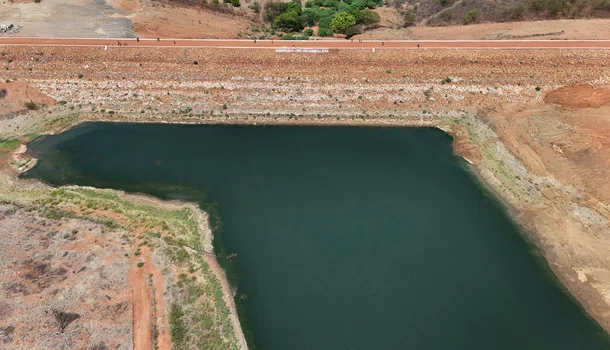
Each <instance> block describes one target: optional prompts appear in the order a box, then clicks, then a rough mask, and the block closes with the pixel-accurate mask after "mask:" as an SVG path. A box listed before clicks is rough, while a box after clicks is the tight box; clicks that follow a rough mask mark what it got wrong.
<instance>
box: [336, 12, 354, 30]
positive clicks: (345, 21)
mask: <svg viewBox="0 0 610 350" xmlns="http://www.w3.org/2000/svg"><path fill="white" fill-rule="evenodd" d="M355 25H356V19H355V18H354V16H353V15H350V14H349V13H347V12H339V13H337V15H336V16H335V18H333V20H332V21H331V22H330V29H332V30H333V31H334V32H336V33H345V31H346V30H348V29H349V28H350V27H353V26H355Z"/></svg>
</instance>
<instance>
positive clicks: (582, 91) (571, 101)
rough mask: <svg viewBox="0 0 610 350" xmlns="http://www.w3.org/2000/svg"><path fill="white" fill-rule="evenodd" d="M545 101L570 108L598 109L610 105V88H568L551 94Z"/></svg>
mask: <svg viewBox="0 0 610 350" xmlns="http://www.w3.org/2000/svg"><path fill="white" fill-rule="evenodd" d="M544 101H545V102H547V103H554V104H558V105H561V106H564V107H570V108H598V107H601V106H603V105H606V104H608V103H610V86H605V85H604V86H592V85H588V84H584V85H573V86H567V87H563V88H561V89H557V90H555V91H551V92H549V93H548V94H547V95H546V96H545V98H544Z"/></svg>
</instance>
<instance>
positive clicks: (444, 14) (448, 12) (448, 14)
mask: <svg viewBox="0 0 610 350" xmlns="http://www.w3.org/2000/svg"><path fill="white" fill-rule="evenodd" d="M439 17H440V18H441V19H442V20H443V21H450V20H451V19H452V18H453V10H452V9H444V10H443V11H441V13H440V14H439Z"/></svg>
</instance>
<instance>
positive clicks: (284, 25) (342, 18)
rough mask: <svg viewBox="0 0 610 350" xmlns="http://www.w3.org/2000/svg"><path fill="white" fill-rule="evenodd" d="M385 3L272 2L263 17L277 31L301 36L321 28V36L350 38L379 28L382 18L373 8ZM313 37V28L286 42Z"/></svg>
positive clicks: (379, 0) (374, 0) (353, 0)
mask: <svg viewBox="0 0 610 350" xmlns="http://www.w3.org/2000/svg"><path fill="white" fill-rule="evenodd" d="M382 4H383V0H308V1H307V2H305V6H304V7H303V6H301V2H300V1H298V0H293V1H291V2H287V3H284V2H281V1H278V0H272V1H269V2H267V3H266V4H265V12H264V14H263V17H264V19H265V20H266V21H267V22H269V23H271V24H272V25H273V26H274V28H275V29H277V30H279V31H283V32H286V33H297V32H300V31H302V30H303V29H304V28H305V27H313V26H315V25H317V26H318V33H317V35H318V36H323V37H324V36H331V35H333V34H334V33H341V34H346V35H348V36H350V34H351V35H354V34H355V33H358V32H360V31H361V30H362V29H363V28H365V27H373V26H375V25H377V23H379V15H378V14H377V13H375V12H373V11H371V9H373V8H375V7H377V6H379V5H382ZM313 34H314V33H313V30H312V29H306V30H305V31H304V32H303V35H302V36H294V35H293V36H290V35H286V34H285V35H284V36H282V39H284V37H286V38H287V39H291V38H295V37H299V39H303V38H307V37H309V36H312V35H313Z"/></svg>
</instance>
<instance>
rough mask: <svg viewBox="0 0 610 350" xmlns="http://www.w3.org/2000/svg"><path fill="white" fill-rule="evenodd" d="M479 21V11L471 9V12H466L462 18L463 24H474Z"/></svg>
mask: <svg viewBox="0 0 610 350" xmlns="http://www.w3.org/2000/svg"><path fill="white" fill-rule="evenodd" d="M480 19H481V10H479V9H472V10H470V11H468V12H466V15H465V16H464V24H471V23H476V22H478V21H479V20H480Z"/></svg>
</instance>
